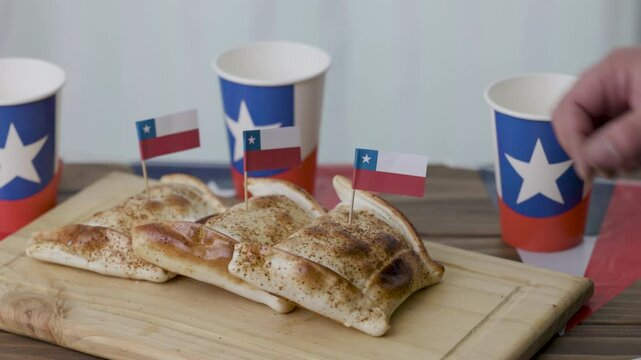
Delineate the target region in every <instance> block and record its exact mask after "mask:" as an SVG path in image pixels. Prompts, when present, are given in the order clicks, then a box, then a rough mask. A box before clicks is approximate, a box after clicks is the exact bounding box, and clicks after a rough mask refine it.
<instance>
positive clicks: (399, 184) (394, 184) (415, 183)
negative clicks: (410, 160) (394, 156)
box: [353, 169, 425, 197]
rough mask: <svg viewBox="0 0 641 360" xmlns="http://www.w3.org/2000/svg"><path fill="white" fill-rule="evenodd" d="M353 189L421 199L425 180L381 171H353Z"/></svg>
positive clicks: (419, 177)
mask: <svg viewBox="0 0 641 360" xmlns="http://www.w3.org/2000/svg"><path fill="white" fill-rule="evenodd" d="M353 182H354V189H359V190H368V191H376V192H384V193H389V194H399V195H410V196H418V197H422V196H423V195H424V194H425V178H424V177H422V176H412V175H404V174H394V173H388V172H383V171H372V170H365V169H354V176H353Z"/></svg>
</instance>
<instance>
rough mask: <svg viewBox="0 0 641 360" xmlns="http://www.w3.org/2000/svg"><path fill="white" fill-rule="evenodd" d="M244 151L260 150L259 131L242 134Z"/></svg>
mask: <svg viewBox="0 0 641 360" xmlns="http://www.w3.org/2000/svg"><path fill="white" fill-rule="evenodd" d="M244 136H245V151H254V150H260V130H250V131H245V132H244Z"/></svg>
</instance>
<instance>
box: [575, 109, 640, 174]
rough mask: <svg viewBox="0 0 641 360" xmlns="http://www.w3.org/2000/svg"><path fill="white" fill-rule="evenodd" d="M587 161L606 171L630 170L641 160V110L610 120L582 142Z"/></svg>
mask: <svg viewBox="0 0 641 360" xmlns="http://www.w3.org/2000/svg"><path fill="white" fill-rule="evenodd" d="M582 147H583V151H582V153H583V154H582V156H581V158H582V160H583V162H584V163H585V164H586V165H587V166H589V167H591V168H593V169H595V170H597V171H600V172H603V173H606V174H612V173H617V172H619V171H625V170H629V169H631V168H634V167H637V166H638V165H639V160H640V159H641V113H640V112H634V111H629V112H627V113H624V114H622V115H620V116H619V117H617V118H614V119H612V120H610V121H609V122H608V123H607V124H606V125H604V126H602V127H601V128H599V129H598V130H597V131H596V132H594V133H593V134H592V135H591V136H589V137H588V138H587V139H586V140H585V141H584V143H583V144H582Z"/></svg>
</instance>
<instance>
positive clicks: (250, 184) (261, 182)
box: [247, 178, 325, 215]
mask: <svg viewBox="0 0 641 360" xmlns="http://www.w3.org/2000/svg"><path fill="white" fill-rule="evenodd" d="M258 186H265V187H266V188H268V189H272V191H273V190H274V189H278V187H279V186H282V187H285V188H288V189H289V190H291V192H293V193H297V194H298V195H299V196H301V197H302V198H303V199H304V200H305V202H307V203H308V204H309V205H310V206H311V207H312V209H313V211H315V212H316V213H317V215H322V214H324V213H325V209H323V207H322V206H321V205H320V204H319V203H318V201H316V199H315V198H314V197H313V196H312V195H311V194H310V193H309V192H307V190H305V189H303V188H302V187H300V186H298V185H296V184H293V183H291V182H289V181H285V180H281V179H275V178H249V179H247V189H248V190H249V191H250V192H252V194H254V191H256V188H257V187H258ZM268 194H280V195H285V196H288V195H289V194H288V193H281V192H278V191H273V192H270V191H268V192H261V193H260V194H256V195H259V196H263V195H268ZM291 200H295V199H291Z"/></svg>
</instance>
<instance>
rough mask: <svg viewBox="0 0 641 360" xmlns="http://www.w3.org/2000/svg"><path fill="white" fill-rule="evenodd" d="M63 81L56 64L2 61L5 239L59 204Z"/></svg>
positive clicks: (1, 214) (0, 171) (0, 170)
mask: <svg viewBox="0 0 641 360" xmlns="http://www.w3.org/2000/svg"><path fill="white" fill-rule="evenodd" d="M64 82H65V73H64V71H63V70H62V69H61V68H60V67H58V66H56V65H54V64H51V63H48V62H45V61H42V60H36V59H27V58H2V59H0V238H4V237H5V236H6V235H8V234H11V233H12V232H14V231H16V230H18V229H19V228H21V227H23V226H24V225H26V224H27V223H29V222H31V221H32V220H34V219H35V218H37V217H38V216H40V215H41V214H43V213H44V212H46V211H47V210H49V209H51V208H52V207H54V206H55V205H56V199H57V193H58V184H59V182H60V174H61V162H60V160H59V157H58V132H59V109H60V107H59V103H60V89H61V88H62V85H63V84H64Z"/></svg>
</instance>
